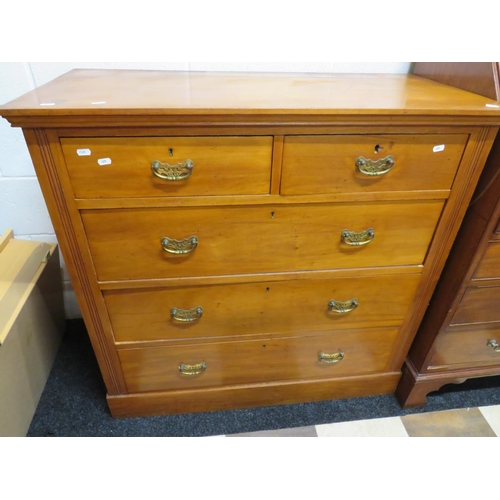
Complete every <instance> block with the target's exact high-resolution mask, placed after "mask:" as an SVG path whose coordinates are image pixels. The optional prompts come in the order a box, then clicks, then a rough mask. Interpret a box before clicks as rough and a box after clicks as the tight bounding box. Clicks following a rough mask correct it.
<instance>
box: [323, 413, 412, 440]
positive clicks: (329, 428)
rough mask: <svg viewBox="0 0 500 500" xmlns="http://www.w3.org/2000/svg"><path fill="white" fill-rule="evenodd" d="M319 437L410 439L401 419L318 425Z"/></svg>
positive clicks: (392, 418) (378, 419)
mask: <svg viewBox="0 0 500 500" xmlns="http://www.w3.org/2000/svg"><path fill="white" fill-rule="evenodd" d="M316 431H317V433H318V437H408V433H407V432H406V429H405V427H404V425H403V424H402V423H401V419H400V418H399V417H391V418H377V419H372V420H358V421H355V422H339V423H336V424H326V425H317V426H316Z"/></svg>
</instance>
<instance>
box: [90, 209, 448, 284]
mask: <svg viewBox="0 0 500 500" xmlns="http://www.w3.org/2000/svg"><path fill="white" fill-rule="evenodd" d="M443 203H444V202H443V201H442V200H431V201H418V202H393V203H389V202H385V203H366V204H350V203H345V204H333V205H308V206H295V205H293V206H291V205H275V206H258V207H223V208H220V207H214V208H182V209H176V208H173V209H127V210H88V211H82V219H83V222H84V225H85V229H86V232H87V236H88V241H89V245H90V249H91V252H92V256H93V259H94V263H95V267H96V271H97V275H98V278H99V279H100V280H103V281H107V280H126V279H150V278H167V277H182V276H209V275H229V274H251V273H271V272H284V271H296V270H304V271H308V270H322V269H343V268H353V267H378V266H400V265H414V264H415V265H419V264H422V263H423V261H424V258H425V255H426V252H427V249H428V246H429V243H430V241H431V238H432V235H433V233H434V229H435V226H436V223H437V221H438V219H439V216H440V214H441V210H442V207H443ZM370 230H373V232H370ZM344 231H347V232H344ZM343 235H344V236H343ZM359 243H362V244H361V245H359Z"/></svg>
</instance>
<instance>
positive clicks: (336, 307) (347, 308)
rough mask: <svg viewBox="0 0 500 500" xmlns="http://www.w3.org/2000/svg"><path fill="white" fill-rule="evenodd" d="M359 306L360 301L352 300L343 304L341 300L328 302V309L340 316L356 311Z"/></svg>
mask: <svg viewBox="0 0 500 500" xmlns="http://www.w3.org/2000/svg"><path fill="white" fill-rule="evenodd" d="M358 305H359V303H358V299H351V300H348V301H347V302H341V301H340V300H330V302H328V309H329V310H330V311H332V312H335V313H338V314H346V313H350V312H351V311H354V309H356V307H358Z"/></svg>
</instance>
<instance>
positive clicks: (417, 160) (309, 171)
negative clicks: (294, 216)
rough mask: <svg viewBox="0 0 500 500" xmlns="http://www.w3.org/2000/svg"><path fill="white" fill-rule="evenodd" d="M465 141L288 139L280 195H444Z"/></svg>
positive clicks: (385, 137) (464, 137)
mask: <svg viewBox="0 0 500 500" xmlns="http://www.w3.org/2000/svg"><path fill="white" fill-rule="evenodd" d="M467 140H468V135H466V134H456V135H420V134H419V135H405V134H402V135H379V136H378V135H373V136H371V135H322V136H289V137H286V138H285V144H284V150H283V173H282V180H281V194H284V195H299V194H319V193H324V194H327V193H349V192H354V193H357V192H362V191H365V192H366V191H369V192H377V191H420V190H437V189H441V190H447V189H450V188H451V185H452V183H453V179H454V178H455V173H456V171H457V168H458V165H459V163H460V160H461V158H462V153H463V151H464V149H465V146H466V144H467Z"/></svg>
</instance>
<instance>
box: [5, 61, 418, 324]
mask: <svg viewBox="0 0 500 500" xmlns="http://www.w3.org/2000/svg"><path fill="white" fill-rule="evenodd" d="M410 64H411V63H409V62H385V63H374V62H369V63H362V62H359V63H337V62H322V63H305V62H303V63H300V62H297V63H278V62H276V63H269V62H266V63H257V62H255V63H251V62H239V63H238V62H236V63H220V62H217V63H207V62H203V63H196V62H185V63H178V62H177V63H168V62H164V63H159V62H158V63H102V62H99V63H88V62H87V63H77V62H61V63H40V62H36V63H22V62H20V63H14V62H13V63H0V104H5V103H6V102H9V101H11V100H12V99H15V98H16V97H19V96H20V95H22V94H24V93H26V92H28V91H30V90H33V89H35V88H37V87H39V86H40V85H43V84H45V83H47V82H49V81H50V80H53V79H54V78H56V77H58V76H60V75H62V74H63V73H66V72H67V71H69V70H71V69H73V68H110V69H111V68H113V69H156V70H170V71H172V70H180V71H187V70H191V71H249V72H258V71H291V72H317V73H408V72H409V70H410ZM7 228H12V229H14V234H15V235H16V237H17V238H22V239H29V240H37V241H48V242H55V241H56V237H55V235H54V229H53V227H52V224H51V222H50V219H49V216H48V213H47V209H46V206H45V203H44V200H43V197H42V193H41V191H40V187H39V185H38V181H37V178H36V176H35V171H34V169H33V165H32V163H31V159H30V156H29V153H28V149H27V147H26V144H25V142H24V138H23V135H22V132H21V130H20V129H13V128H11V127H10V125H9V123H8V122H7V121H6V120H5V119H3V118H0V234H1V233H3V232H4V231H5V230H6V229H7ZM62 266H63V268H62V271H61V276H62V279H63V280H64V290H65V293H64V299H65V308H66V317H67V318H78V317H80V316H81V315H80V310H79V308H78V305H77V303H76V299H75V295H74V293H73V289H72V287H71V283H70V281H69V277H68V274H67V272H66V269H65V265H64V262H63V264H62Z"/></svg>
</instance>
